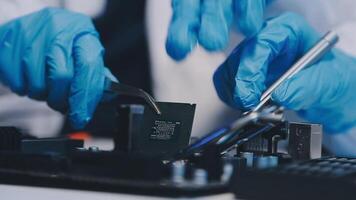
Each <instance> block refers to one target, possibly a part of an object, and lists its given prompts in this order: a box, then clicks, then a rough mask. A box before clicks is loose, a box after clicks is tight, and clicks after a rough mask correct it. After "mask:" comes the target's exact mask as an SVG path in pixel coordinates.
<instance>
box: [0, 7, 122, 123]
mask: <svg viewBox="0 0 356 200" xmlns="http://www.w3.org/2000/svg"><path fill="white" fill-rule="evenodd" d="M103 53H104V49H103V47H102V45H101V43H100V41H99V35H98V33H97V31H96V30H95V28H94V26H93V24H92V22H91V20H90V18H89V17H86V16H84V15H81V14H77V13H73V12H69V11H65V10H62V9H54V8H50V9H44V10H41V11H39V12H37V13H34V14H30V15H27V16H24V17H21V18H18V19H15V20H14V21H11V22H9V23H7V24H4V25H3V26H1V27H0V81H1V82H3V83H4V84H5V85H7V86H9V87H10V88H11V90H12V91H14V92H16V93H17V94H20V95H28V96H29V97H30V98H33V99H37V100H46V101H47V103H48V105H49V106H50V107H52V108H53V109H55V110H58V111H61V112H67V111H68V114H69V119H70V121H71V123H72V125H73V127H75V128H83V127H84V126H85V125H86V124H87V123H88V121H89V120H90V119H91V117H92V115H93V112H94V110H95V108H96V106H97V104H98V102H99V100H100V99H101V97H102V94H103V87H104V79H105V77H106V76H107V77H110V78H111V79H113V80H114V79H115V78H114V77H113V75H112V74H111V73H110V72H109V70H108V69H107V68H105V67H104V63H103Z"/></svg>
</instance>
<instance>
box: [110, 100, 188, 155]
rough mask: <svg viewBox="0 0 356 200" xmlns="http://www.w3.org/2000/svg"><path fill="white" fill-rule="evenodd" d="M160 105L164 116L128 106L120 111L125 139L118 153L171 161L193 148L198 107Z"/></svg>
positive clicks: (122, 137)
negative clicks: (172, 156)
mask: <svg viewBox="0 0 356 200" xmlns="http://www.w3.org/2000/svg"><path fill="white" fill-rule="evenodd" d="M157 105H158V106H159V108H160V110H161V112H162V114H160V115H158V114H156V112H154V111H153V110H152V109H151V108H150V107H149V106H141V108H140V107H139V106H137V105H126V106H124V108H123V110H121V111H119V115H120V113H122V114H121V119H120V116H119V118H118V120H119V123H121V124H122V125H121V128H120V129H119V132H120V130H121V132H120V133H119V135H120V136H121V137H119V138H118V141H117V142H116V144H118V145H121V147H115V148H116V149H119V150H125V151H128V152H133V153H139V154H144V155H152V156H165V157H169V156H171V155H173V154H175V153H176V152H178V151H179V150H180V149H182V148H184V147H186V146H187V145H188V144H189V139H190V134H191V130H192V126H193V119H194V113H195V104H187V103H170V102H157ZM127 115H128V116H129V117H127ZM125 119H126V120H125ZM123 123H124V124H123ZM120 138H121V139H120ZM123 140H124V141H123Z"/></svg>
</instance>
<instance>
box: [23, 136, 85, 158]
mask: <svg viewBox="0 0 356 200" xmlns="http://www.w3.org/2000/svg"><path fill="white" fill-rule="evenodd" d="M83 145H84V141H83V140H72V139H69V138H47V139H25V140H22V141H21V152H22V153H28V154H36V153H37V154H62V155H63V154H68V153H70V152H73V151H74V150H76V149H77V148H83Z"/></svg>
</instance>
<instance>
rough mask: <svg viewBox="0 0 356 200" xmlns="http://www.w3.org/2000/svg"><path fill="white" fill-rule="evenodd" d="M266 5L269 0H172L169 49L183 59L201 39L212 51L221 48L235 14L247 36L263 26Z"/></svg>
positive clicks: (170, 52) (168, 39) (201, 42)
mask: <svg viewBox="0 0 356 200" xmlns="http://www.w3.org/2000/svg"><path fill="white" fill-rule="evenodd" d="M265 5H266V0H253V1H251V0H172V8H173V17H172V20H171V24H170V27H169V30H168V37H167V41H166V50H167V52H168V54H169V55H170V56H171V57H172V58H174V59H176V60H182V59H184V58H185V57H186V56H187V54H188V53H190V51H192V50H193V48H194V47H195V46H196V44H197V43H198V42H199V43H200V44H201V45H202V46H203V47H204V48H205V49H207V50H209V51H217V50H222V49H223V48H224V47H225V46H226V45H227V43H228V40H229V31H230V26H231V24H232V22H233V20H234V18H235V19H236V20H237V24H238V27H239V29H240V30H241V31H242V32H243V33H244V34H245V35H247V36H250V35H252V34H254V33H256V32H257V31H258V30H260V28H261V26H262V24H263V12H264V8H265Z"/></svg>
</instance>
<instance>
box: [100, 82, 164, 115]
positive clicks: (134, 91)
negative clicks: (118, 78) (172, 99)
mask: <svg viewBox="0 0 356 200" xmlns="http://www.w3.org/2000/svg"><path fill="white" fill-rule="evenodd" d="M105 91H106V92H112V93H115V94H117V95H126V96H134V97H139V98H142V99H144V100H145V101H146V103H147V104H148V105H149V106H150V107H151V108H152V109H153V110H154V111H155V112H156V113H157V114H158V115H160V114H162V113H161V110H160V109H159V107H158V105H157V104H156V101H155V99H154V98H153V97H152V96H151V95H149V94H148V93H147V92H145V91H144V90H142V89H140V88H136V87H133V86H130V85H125V84H122V83H116V82H114V81H112V80H110V79H108V78H106V79H105Z"/></svg>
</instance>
